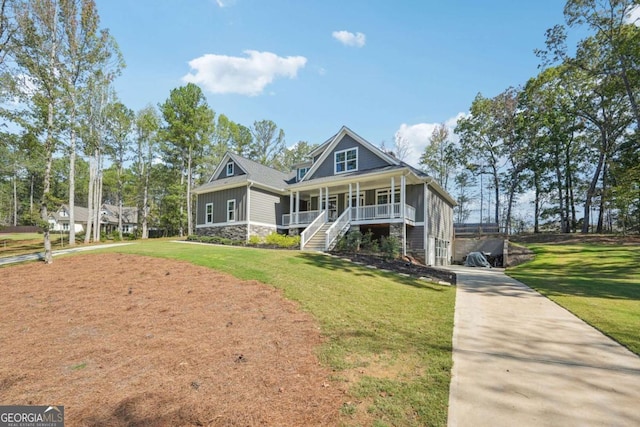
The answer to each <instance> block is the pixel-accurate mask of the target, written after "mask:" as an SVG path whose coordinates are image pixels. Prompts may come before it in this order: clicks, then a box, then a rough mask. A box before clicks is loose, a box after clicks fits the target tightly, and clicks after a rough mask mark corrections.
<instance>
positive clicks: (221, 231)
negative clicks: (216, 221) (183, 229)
mask: <svg viewBox="0 0 640 427" xmlns="http://www.w3.org/2000/svg"><path fill="white" fill-rule="evenodd" d="M196 233H197V234H198V236H212V237H213V236H215V237H223V238H225V239H231V240H239V241H242V242H244V241H246V240H247V225H246V224H241V225H225V226H222V227H205V228H198V229H197V231H196Z"/></svg>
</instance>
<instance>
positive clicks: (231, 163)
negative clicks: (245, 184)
mask: <svg viewBox="0 0 640 427" xmlns="http://www.w3.org/2000/svg"><path fill="white" fill-rule="evenodd" d="M229 166H231V168H229ZM229 169H231V172H229ZM225 170H226V172H227V176H233V174H234V171H235V166H234V164H233V162H228V163H227V167H226V168H225Z"/></svg>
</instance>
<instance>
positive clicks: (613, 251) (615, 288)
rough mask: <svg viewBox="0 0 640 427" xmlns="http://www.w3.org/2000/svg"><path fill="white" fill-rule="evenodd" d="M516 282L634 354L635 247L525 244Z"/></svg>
mask: <svg viewBox="0 0 640 427" xmlns="http://www.w3.org/2000/svg"><path fill="white" fill-rule="evenodd" d="M529 247H530V248H531V249H533V250H534V251H535V253H536V259H535V261H533V262H530V263H527V264H522V265H520V266H518V267H515V268H514V269H510V270H508V274H509V275H510V276H511V277H513V278H515V279H518V280H520V281H522V282H524V283H526V284H527V285H529V286H531V287H532V288H534V289H536V290H537V291H538V292H540V293H542V294H543V295H546V296H547V297H548V298H550V299H551V300H553V301H555V302H557V303H558V304H560V305H561V306H563V307H565V308H567V309H568V310H570V311H571V312H573V313H574V314H576V315H577V316H578V317H580V318H581V319H583V320H584V321H586V322H587V323H589V324H590V325H592V326H594V327H595V328H597V329H599V330H600V331H602V332H603V333H605V334H606V335H608V336H610V337H612V338H613V339H615V340H616V341H618V342H620V343H621V344H623V345H625V346H626V347H628V348H629V349H630V350H631V351H633V352H634V353H636V354H638V355H640V247H638V246H631V245H629V246H622V245H594V244H571V245H550V244H546V245H530V246H529Z"/></svg>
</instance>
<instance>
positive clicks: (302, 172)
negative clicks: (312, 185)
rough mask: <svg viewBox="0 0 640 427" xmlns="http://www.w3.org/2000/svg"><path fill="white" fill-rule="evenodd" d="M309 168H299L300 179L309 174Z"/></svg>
mask: <svg viewBox="0 0 640 427" xmlns="http://www.w3.org/2000/svg"><path fill="white" fill-rule="evenodd" d="M308 170H309V168H299V169H298V181H302V178H304V176H305V175H306V174H307V171H308Z"/></svg>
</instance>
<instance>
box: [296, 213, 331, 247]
mask: <svg viewBox="0 0 640 427" xmlns="http://www.w3.org/2000/svg"><path fill="white" fill-rule="evenodd" d="M300 213H302V212H300ZM326 222H327V214H326V211H322V212H320V215H318V216H317V217H316V219H314V220H313V222H312V223H311V224H309V226H308V227H307V228H305V229H304V231H303V232H302V233H300V250H302V249H304V245H306V244H307V243H308V242H309V240H311V238H312V237H313V235H314V234H316V232H317V231H318V230H320V229H321V228H322V226H323V225H324V224H325V223H326Z"/></svg>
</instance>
